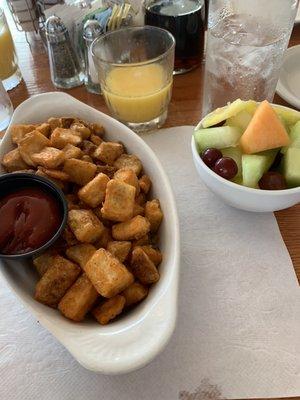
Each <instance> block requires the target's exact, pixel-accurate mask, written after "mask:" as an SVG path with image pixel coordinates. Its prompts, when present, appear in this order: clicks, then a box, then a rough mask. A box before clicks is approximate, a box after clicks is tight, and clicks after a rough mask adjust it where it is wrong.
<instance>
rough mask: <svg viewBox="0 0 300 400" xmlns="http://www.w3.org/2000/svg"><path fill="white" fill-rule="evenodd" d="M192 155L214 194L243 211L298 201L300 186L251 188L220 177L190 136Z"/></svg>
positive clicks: (265, 209) (274, 208)
mask: <svg viewBox="0 0 300 400" xmlns="http://www.w3.org/2000/svg"><path fill="white" fill-rule="evenodd" d="M282 108H286V109H288V107H282ZM202 121H203V120H202ZM202 121H200V123H199V128H201V127H202V126H201V123H202ZM192 155H193V160H194V164H195V167H196V170H197V172H198V174H199V176H200V178H201V180H202V181H203V182H204V183H205V185H206V186H207V187H208V188H209V189H210V190H211V191H212V192H213V193H214V194H215V195H216V196H218V197H220V198H221V199H222V200H223V201H224V202H225V203H227V204H228V205H230V206H232V207H235V208H238V209H240V210H245V211H254V212H272V211H277V210H283V209H285V208H288V207H291V206H294V205H295V204H297V203H299V202H300V187H296V188H293V189H285V190H273V191H272V190H261V189H252V188H248V187H245V186H242V185H238V184H236V183H234V182H231V181H228V180H226V179H224V178H222V177H220V176H219V175H217V174H216V173H215V172H213V171H212V170H211V169H210V168H208V167H207V166H206V165H205V164H204V162H203V161H202V159H201V157H200V155H199V153H198V151H197V146H196V142H195V139H194V136H193V137H192Z"/></svg>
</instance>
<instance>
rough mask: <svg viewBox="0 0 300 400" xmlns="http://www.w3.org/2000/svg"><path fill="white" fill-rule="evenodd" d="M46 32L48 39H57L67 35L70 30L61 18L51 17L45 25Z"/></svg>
mask: <svg viewBox="0 0 300 400" xmlns="http://www.w3.org/2000/svg"><path fill="white" fill-rule="evenodd" d="M45 32H46V36H47V37H48V38H57V37H59V36H60V35H65V34H66V32H68V30H67V28H66V26H65V24H64V23H63V22H62V20H61V19H60V18H59V17H57V16H56V15H51V17H49V18H47V21H46V23H45Z"/></svg>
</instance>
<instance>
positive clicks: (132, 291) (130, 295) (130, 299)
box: [122, 282, 148, 307]
mask: <svg viewBox="0 0 300 400" xmlns="http://www.w3.org/2000/svg"><path fill="white" fill-rule="evenodd" d="M147 294H148V288H147V287H145V286H143V285H142V284H141V283H139V282H133V283H132V284H131V285H130V286H128V288H126V289H125V290H124V292H122V296H124V297H125V300H126V303H125V307H130V306H132V305H133V304H136V303H139V302H140V301H142V300H143V299H144V298H145V297H146V296H147Z"/></svg>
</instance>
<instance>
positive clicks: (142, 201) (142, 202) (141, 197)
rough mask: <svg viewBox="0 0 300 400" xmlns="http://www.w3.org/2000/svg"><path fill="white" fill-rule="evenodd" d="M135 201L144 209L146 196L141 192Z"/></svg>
mask: <svg viewBox="0 0 300 400" xmlns="http://www.w3.org/2000/svg"><path fill="white" fill-rule="evenodd" d="M135 201H136V202H137V204H139V205H140V206H142V207H144V205H145V204H146V195H145V193H143V192H140V194H139V195H138V196H137V197H136V199H135Z"/></svg>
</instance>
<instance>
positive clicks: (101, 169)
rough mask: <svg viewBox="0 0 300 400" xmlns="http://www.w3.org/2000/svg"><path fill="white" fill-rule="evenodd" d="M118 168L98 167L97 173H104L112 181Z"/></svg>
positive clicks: (109, 166)
mask: <svg viewBox="0 0 300 400" xmlns="http://www.w3.org/2000/svg"><path fill="white" fill-rule="evenodd" d="M116 170H117V169H116V168H115V167H112V166H111V165H97V173H100V172H102V173H103V174H105V175H107V176H108V177H109V178H110V179H112V178H113V177H114V173H115V172H116Z"/></svg>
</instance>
